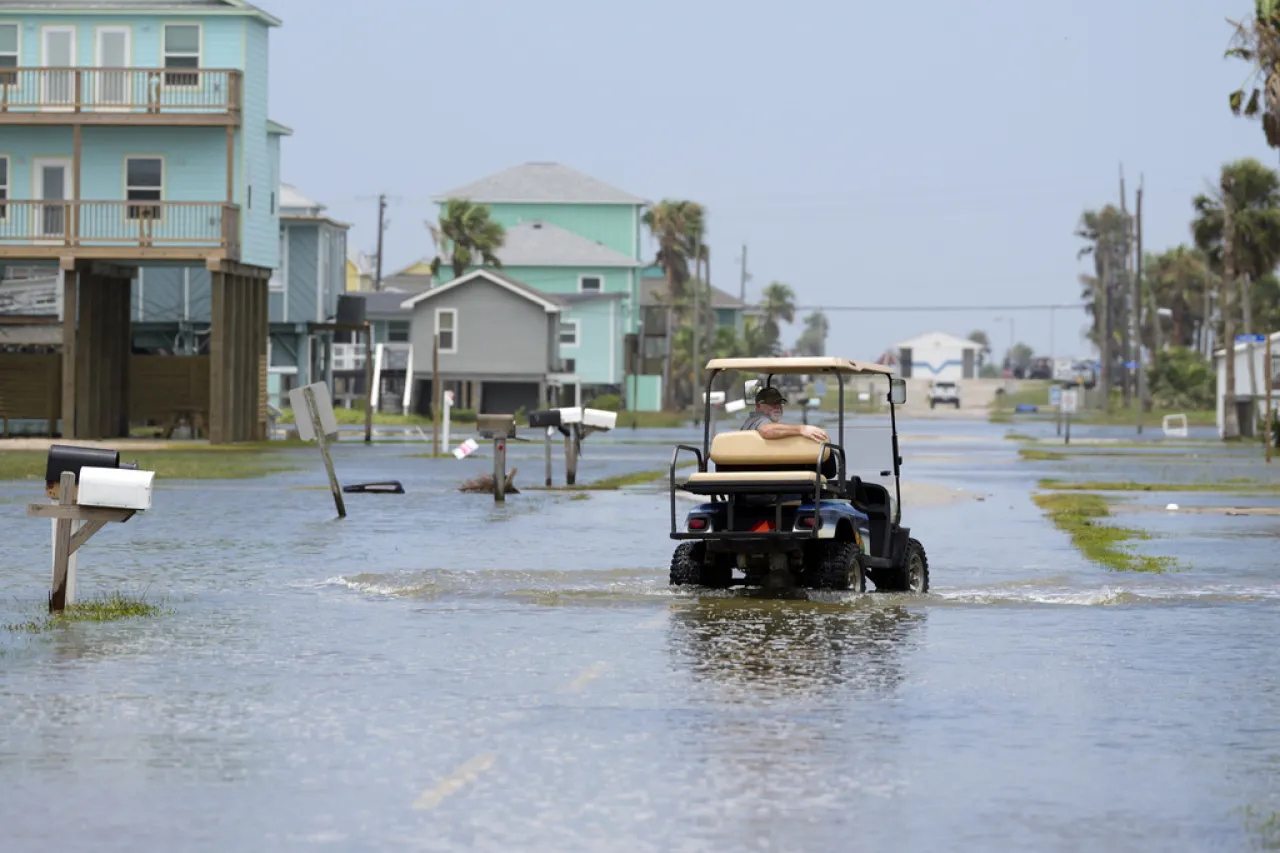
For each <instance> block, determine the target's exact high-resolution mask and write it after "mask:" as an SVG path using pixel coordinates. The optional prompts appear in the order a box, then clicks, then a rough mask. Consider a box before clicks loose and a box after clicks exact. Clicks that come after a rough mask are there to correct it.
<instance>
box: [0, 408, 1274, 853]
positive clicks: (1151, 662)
mask: <svg viewBox="0 0 1280 853" xmlns="http://www.w3.org/2000/svg"><path fill="white" fill-rule="evenodd" d="M903 429H904V438H903V456H904V458H905V464H904V468H903V477H904V480H905V481H907V482H906V483H905V484H904V490H903V505H904V524H907V525H909V526H910V527H911V528H912V532H913V535H914V536H915V537H916V538H918V539H919V540H920V541H921V542H922V543H923V544H924V546H925V547H926V549H927V550H928V554H929V558H930V569H931V584H932V588H931V591H930V593H929V594H927V595H924V596H910V595H884V594H874V593H873V594H869V595H863V596H858V595H852V594H841V593H808V594H796V595H793V596H791V597H789V598H768V597H765V596H763V595H762V594H760V593H751V592H746V591H743V590H740V589H739V590H731V591H728V592H716V593H710V592H701V593H700V592H696V591H690V590H688V589H681V590H677V591H673V590H672V589H670V588H669V587H668V584H667V567H668V563H669V561H670V557H671V552H672V549H673V544H674V543H672V542H671V540H670V539H669V538H668V525H669V505H668V498H667V491H666V479H665V476H664V477H663V478H662V479H661V480H658V481H656V482H655V483H653V484H651V485H644V486H636V487H631V488H624V489H620V490H613V491H581V492H566V491H550V492H548V491H541V490H537V489H532V488H531V486H534V485H538V484H540V483H541V479H542V457H541V453H542V448H541V445H540V444H512V445H511V446H510V451H509V466H515V467H518V468H519V474H518V476H517V478H516V484H517V486H519V487H521V488H522V489H524V491H522V493H521V494H518V495H513V496H510V497H509V498H508V502H507V504H506V505H505V506H503V507H495V505H494V502H493V499H492V497H491V496H486V495H478V494H461V493H459V492H458V491H457V486H458V485H459V484H460V483H461V482H462V481H463V480H464V479H466V478H467V477H469V476H474V475H476V474H480V473H485V472H487V471H490V470H491V466H492V461H491V459H489V458H487V448H482V451H481V452H480V453H479V454H477V456H479V458H475V457H473V458H469V459H467V460H463V461H457V460H454V459H451V458H450V459H440V460H433V459H429V458H418V457H416V456H414V454H421V453H422V452H423V451H424V450H426V451H429V450H430V446H429V445H425V446H424V445H423V444H422V443H421V442H417V443H405V444H399V443H385V444H377V445H375V446H373V447H365V446H363V445H362V444H360V443H359V442H358V441H343V442H342V443H340V445H339V446H337V447H336V448H335V450H334V461H335V465H336V468H337V471H338V474H339V477H340V478H341V479H342V480H343V482H347V483H350V482H359V481H364V480H384V479H399V480H400V481H401V482H403V483H404V486H405V488H406V490H407V494H404V495H347V496H346V502H347V509H348V513H349V517H348V518H347V519H346V520H344V521H335V520H334V512H333V503H332V498H331V496H330V495H329V493H328V491H327V490H326V489H325V488H324V484H325V480H324V474H323V471H322V469H321V468H320V465H319V460H318V456H319V454H318V453H317V452H316V451H315V450H314V449H305V450H294V451H289V453H290V454H291V455H293V456H296V457H297V459H298V460H299V462H298V464H299V465H302V466H305V468H306V470H301V471H295V472H290V473H286V474H279V475H274V476H270V477H266V478H263V479H259V480H248V481H206V482H161V483H159V484H158V486H157V491H156V495H155V501H154V502H155V509H154V510H152V511H151V512H149V513H147V514H145V516H139V517H137V518H136V519H134V520H133V521H131V522H130V523H129V524H127V525H116V526H113V527H111V528H109V529H107V530H105V531H104V532H103V533H101V534H99V535H98V536H97V537H95V538H94V539H93V541H92V542H91V543H90V544H89V545H88V546H86V548H85V550H84V552H83V553H82V555H81V557H80V564H79V587H80V589H79V594H80V597H82V598H83V597H85V596H91V595H93V594H94V593H95V592H98V591H101V592H106V591H112V590H117V589H123V590H128V591H136V592H140V591H142V590H146V591H147V596H148V598H149V599H161V598H163V599H165V601H166V606H167V607H168V608H170V609H171V611H172V612H171V613H167V614H165V615H162V616H159V617H156V618H152V619H138V620H124V621H120V622H114V623H102V624H93V623H78V624H71V625H64V626H59V627H57V628H55V629H53V630H51V631H48V632H45V633H41V634H34V635H33V634H27V633H23V632H16V631H0V720H2V721H3V722H0V785H2V786H3V790H4V794H3V796H0V824H2V825H3V837H4V839H5V840H4V842H3V845H2V846H3V848H4V849H5V850H13V851H19V850H21V851H26V850H53V849H61V850H95V851H107V850H110V851H134V850H176V849H182V850H192V851H194V850H199V851H229V850H236V851H259V850H261V851H280V850H314V849H319V850H324V849H333V850H391V849H396V850H400V849H403V850H424V851H436V850H455V849H477V850H538V851H577V850H627V851H685V850H688V851H694V850H699V851H700V850H784V849H785V850H849V849H883V850H899V851H936V850H996V849H1000V850H1018V849H1029V850H1054V851H1056V850H1062V851H1067V850H1071V851H1076V850H1085V849H1100V850H1108V851H1130V850H1144V851H1145V850H1151V851H1175V850H1187V851H1205V850H1248V849H1254V848H1255V847H1259V846H1261V845H1263V844H1264V843H1267V842H1268V839H1269V840H1270V841H1271V842H1274V841H1275V838H1274V836H1269V837H1264V836H1263V834H1260V832H1259V831H1258V830H1256V829H1255V828H1253V827H1252V826H1251V824H1250V819H1249V817H1248V815H1247V814H1246V810H1251V811H1252V812H1254V813H1256V814H1259V815H1261V817H1262V819H1265V818H1266V817H1267V816H1268V815H1270V814H1272V813H1273V812H1276V811H1280V722H1277V716H1276V713H1277V708H1280V656H1277V655H1276V654H1275V651H1274V647H1275V644H1276V642H1277V639H1276V638H1277V637H1280V587H1278V586H1277V573H1278V572H1280V560H1277V557H1276V549H1275V543H1276V541H1277V536H1278V535H1280V517H1275V516H1250V517H1230V516H1226V515H1223V514H1208V513H1206V514H1187V513H1183V514H1174V513H1170V512H1168V511H1165V510H1163V509H1162V508H1163V507H1164V506H1165V504H1167V503H1169V502H1177V503H1179V504H1186V505H1191V504H1193V503H1195V502H1197V501H1199V502H1201V503H1208V504H1213V505H1215V506H1216V505H1223V504H1228V503H1229V504H1230V505H1232V506H1275V505H1276V504H1277V500H1276V497H1277V495H1276V493H1270V494H1251V495H1241V496H1232V495H1224V494H1219V493H1208V492H1201V493H1185V494H1179V493H1176V492H1169V493H1166V492H1140V493H1135V494H1126V495H1124V496H1122V497H1120V498H1119V499H1118V500H1119V501H1120V502H1121V503H1124V504H1130V505H1134V506H1131V507H1130V509H1131V510H1133V511H1130V512H1127V513H1123V514H1122V513H1120V512H1119V510H1117V515H1116V517H1115V518H1113V519H1111V520H1110V523H1117V524H1124V525H1126V526H1130V527H1139V528H1142V529H1144V530H1148V531H1150V533H1151V534H1152V538H1150V539H1149V540H1146V541H1137V542H1134V543H1131V547H1132V548H1133V549H1134V550H1135V551H1136V552H1138V553H1143V554H1151V555H1158V556H1171V557H1175V558H1177V559H1178V561H1179V565H1178V567H1177V569H1176V570H1174V571H1168V572H1165V573H1160V574H1153V573H1137V572H1114V571H1110V570H1108V569H1106V568H1105V567H1103V566H1099V565H1096V564H1093V563H1091V562H1089V561H1088V560H1086V559H1085V558H1084V557H1083V556H1082V555H1081V554H1080V552H1079V551H1078V550H1077V549H1076V548H1075V547H1074V546H1073V545H1072V542H1071V539H1070V537H1069V536H1068V535H1067V534H1066V533H1064V532H1061V531H1059V530H1058V529H1056V528H1055V527H1054V525H1053V523H1052V522H1051V521H1050V520H1048V519H1047V518H1046V517H1045V516H1044V514H1043V512H1042V511H1041V510H1040V509H1039V508H1038V507H1037V506H1036V505H1035V503H1033V501H1032V499H1031V495H1032V494H1033V493H1034V492H1035V491H1036V490H1037V488H1038V486H1037V483H1038V481H1039V480H1040V479H1042V478H1057V479H1063V480H1070V479H1077V480H1095V481H1096V480H1110V481H1119V480H1140V481H1143V482H1166V483H1169V484H1179V483H1187V482H1191V481H1192V475H1191V472H1190V471H1189V470H1186V469H1190V468H1191V467H1193V466H1191V465H1189V464H1188V463H1187V462H1186V461H1185V457H1186V456H1187V455H1188V453H1189V451H1188V450H1187V449H1186V448H1185V447H1183V448H1175V447H1167V446H1160V445H1159V443H1158V441H1156V439H1157V437H1158V436H1159V429H1158V427H1157V428H1155V429H1151V430H1149V433H1152V434H1149V435H1148V436H1146V439H1147V440H1148V441H1149V442H1150V443H1151V445H1152V448H1151V450H1150V451H1149V453H1150V455H1151V456H1152V458H1151V459H1148V458H1146V456H1144V455H1142V454H1146V453H1148V451H1146V450H1144V449H1128V450H1125V451H1124V452H1123V453H1121V451H1120V450H1119V449H1116V450H1112V451H1108V449H1107V448H1106V447H1105V446H1103V445H1099V446H1097V447H1090V448H1089V451H1090V452H1089V453H1088V454H1086V453H1084V452H1083V448H1080V449H1081V450H1082V452H1081V455H1079V456H1072V457H1071V458H1070V459H1069V460H1066V461H1035V460H1031V459H1023V458H1021V457H1020V456H1019V452H1018V451H1019V444H1018V443H1017V442H1015V441H1011V440H1008V439H1007V438H1006V433H1008V432H1011V431H1013V430H1014V429H1016V430H1017V431H1018V432H1021V433H1024V434H1028V435H1033V436H1035V435H1045V436H1052V435H1053V431H1054V427H1053V424H1052V423H1049V424H1047V425H1046V424H1033V425H1031V426H1024V425H1023V424H1018V425H1017V426H1016V427H1013V426H1004V425H997V424H988V423H984V422H980V421H946V420H928V421H925V420H921V421H915V422H909V423H907V424H905V425H904V427H903ZM1077 436H1079V438H1080V439H1088V438H1089V437H1091V436H1092V437H1094V438H1115V437H1119V438H1122V439H1123V440H1125V441H1132V430H1109V429H1106V428H1090V427H1078V428H1074V429H1073V439H1075V438H1076V437H1077ZM700 437H701V432H700V431H698V432H697V433H695V431H693V430H640V431H636V432H633V431H631V430H627V429H620V430H618V431H616V432H614V433H610V434H607V435H595V436H591V437H590V438H589V439H588V440H587V441H586V442H585V443H584V450H585V454H584V456H583V458H582V461H581V465H580V469H579V482H580V483H590V482H592V481H595V480H598V479H600V478H602V477H606V476H613V475H616V474H622V473H627V472H634V471H650V470H658V469H665V468H666V467H667V465H668V464H669V463H670V458H671V445H672V444H673V443H674V442H676V441H686V442H691V441H699V440H700ZM1074 448H1076V445H1074V444H1073V449H1074ZM1051 449H1057V448H1051ZM1104 451H1106V452H1112V453H1115V454H1119V455H1116V456H1113V457H1108V456H1105V455H1101V454H1103V453H1104ZM1196 452H1197V453H1204V454H1208V455H1209V456H1210V457H1211V459H1212V461H1210V462H1208V463H1206V464H1207V465H1208V466H1209V469H1211V471H1212V473H1211V474H1210V475H1205V474H1204V468H1203V466H1197V467H1196V468H1195V470H1196V471H1197V472H1199V473H1198V474H1197V475H1196V476H1197V477H1199V476H1212V477H1213V478H1217V479H1230V478H1238V477H1251V478H1257V479H1264V478H1269V480H1268V481H1269V482H1273V483H1274V482H1280V474H1277V473H1275V472H1271V471H1264V470H1261V469H1262V468H1263V467H1264V466H1262V465H1261V464H1260V463H1261V450H1260V449H1256V452H1255V449H1254V448H1252V447H1250V448H1247V449H1246V450H1245V451H1238V450H1230V451H1227V450H1222V449H1221V448H1216V447H1214V446H1212V445H1200V446H1199V449H1198V450H1197V451H1196ZM125 458H127V454H125ZM1180 459H1181V460H1182V461H1180ZM562 462H563V460H562V456H561V453H560V452H559V449H557V453H556V456H555V465H556V475H555V476H556V482H557V483H562V482H563V473H562ZM1274 467H1275V468H1277V469H1280V463H1277V464H1276V465H1275V466H1274ZM39 496H40V487H39V484H37V483H35V482H34V481H33V482H29V483H4V484H0V501H2V502H3V503H0V506H3V508H4V513H3V517H2V518H0V531H2V534H0V535H3V539H4V542H5V543H6V547H5V548H4V552H3V557H0V593H2V594H3V599H2V600H0V623H16V622H20V621H23V620H25V619H28V618H30V617H31V616H32V615H33V614H37V613H38V611H39V609H40V607H41V606H42V604H43V602H44V596H45V591H46V587H47V584H48V574H49V568H48V566H49V559H50V558H49V534H48V523H47V522H45V521H41V520H35V519H28V518H26V517H25V516H24V515H23V512H24V506H25V504H26V503H28V502H32V501H36V500H39ZM1144 504H1145V505H1150V508H1152V509H1153V511H1138V510H1139V509H1141V505H1144ZM1155 509H1158V511H1155ZM678 511H680V512H682V508H681V507H678Z"/></svg>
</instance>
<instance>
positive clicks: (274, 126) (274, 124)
mask: <svg viewBox="0 0 1280 853" xmlns="http://www.w3.org/2000/svg"><path fill="white" fill-rule="evenodd" d="M267 133H269V134H271V135H272V136H293V128H292V127H289V126H288V125H285V124H281V123H280V122H278V121H274V120H272V119H267Z"/></svg>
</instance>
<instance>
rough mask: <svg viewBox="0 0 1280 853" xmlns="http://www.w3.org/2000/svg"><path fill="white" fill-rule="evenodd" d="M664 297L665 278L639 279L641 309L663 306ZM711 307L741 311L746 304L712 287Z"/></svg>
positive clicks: (665, 293) (665, 289)
mask: <svg viewBox="0 0 1280 853" xmlns="http://www.w3.org/2000/svg"><path fill="white" fill-rule="evenodd" d="M666 295H667V280H666V279H665V278H642V279H640V306H641V307H642V308H649V307H653V306H656V305H665V304H666ZM711 307H712V308H733V309H742V308H746V307H747V303H745V302H743V301H742V300H741V299H739V298H738V297H736V296H733V295H732V294H729V293H726V292H725V291H723V290H721V289H720V288H718V287H716V286H715V285H712V286H711Z"/></svg>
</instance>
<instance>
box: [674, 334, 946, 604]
mask: <svg viewBox="0 0 1280 853" xmlns="http://www.w3.org/2000/svg"><path fill="white" fill-rule="evenodd" d="M706 369H707V371H708V373H709V375H708V377H707V392H708V393H707V394H706V396H705V398H704V399H706V400H707V403H706V406H707V411H706V414H705V416H704V418H703V421H702V422H703V425H704V426H703V440H702V447H701V448H698V447H694V446H692V445H687V444H682V445H678V446H677V447H676V449H675V452H674V453H673V454H672V456H671V475H670V487H671V488H670V491H671V538H672V539H674V540H678V541H679V543H680V544H679V545H677V546H676V550H675V554H674V555H673V556H672V558H671V575H670V583H671V584H672V585H677V586H678V585H698V586H706V587H719V588H725V587H730V586H734V585H747V586H761V585H769V586H774V585H781V586H799V587H805V588H810V589H834V590H851V591H854V592H865V591H866V582H867V581H868V580H870V581H871V582H872V584H874V586H875V589H876V590H877V591H878V592H917V593H923V592H927V591H928V590H929V562H928V558H927V557H926V555H925V550H924V546H923V545H921V544H920V543H919V542H918V541H916V540H915V539H913V538H911V531H910V529H909V528H906V527H903V526H902V523H901V522H902V502H901V491H902V490H901V483H900V480H899V469H900V467H901V464H902V457H901V456H900V455H899V453H898V424H897V415H896V412H895V406H898V405H901V404H902V403H904V402H906V382H905V381H904V380H902V379H898V378H894V377H892V376H891V374H892V368H890V367H887V366H885V365H880V364H871V363H867V362H858V361H851V360H849V359H844V358H717V359H712V360H711V361H710V362H708V363H707V366H706ZM725 371H734V372H737V373H740V374H764V375H766V376H767V377H768V379H767V380H766V385H768V384H772V382H773V377H774V376H780V375H787V374H826V375H830V376H832V377H833V378H834V379H835V381H836V383H837V387H838V389H839V414H838V417H839V421H838V425H837V431H836V434H835V436H834V437H833V440H832V441H828V442H825V443H822V444H819V443H817V442H814V441H812V440H811V439H808V438H804V437H802V436H795V437H788V438H781V439H766V438H764V437H763V436H761V435H760V433H759V432H758V431H756V430H745V431H732V432H721V433H719V434H717V435H716V436H714V437H712V435H711V403H710V398H711V395H710V391H711V386H712V382H714V380H715V378H716V376H717V375H719V374H720V373H723V372H725ZM854 376H863V377H866V376H871V377H883V378H884V380H885V385H886V387H887V391H888V393H887V399H888V402H889V419H890V436H891V451H890V452H891V454H892V459H891V460H890V459H886V460H885V462H884V465H883V470H878V471H877V472H876V473H877V474H878V475H879V476H880V477H883V478H888V477H890V476H892V478H893V488H894V499H893V500H890V496H889V490H888V489H887V488H886V487H885V486H884V485H880V484H878V483H872V482H863V480H862V479H861V478H860V477H859V476H857V475H850V474H848V473H847V472H846V470H845V468H846V457H845V450H844V446H843V437H844V417H845V405H844V395H845V385H846V381H847V380H848V379H849V378H851V377H854ZM682 453H686V454H693V457H694V459H695V460H696V462H697V470H696V471H695V472H694V473H692V474H687V475H686V474H685V473H684V472H683V471H678V470H677V466H678V463H679V461H680V456H681V454H682ZM712 465H714V466H715V467H714V470H712V469H711V466H712ZM871 476H874V475H871ZM677 491H684V492H687V493H690V494H693V495H697V496H701V497H704V498H706V499H707V500H706V502H704V503H699V504H697V505H696V506H694V507H693V508H692V509H691V510H689V512H688V513H687V515H686V518H685V522H684V526H683V529H678V528H677V525H676V493H677ZM735 572H736V573H739V574H741V576H742V577H741V578H740V579H739V578H736V577H735Z"/></svg>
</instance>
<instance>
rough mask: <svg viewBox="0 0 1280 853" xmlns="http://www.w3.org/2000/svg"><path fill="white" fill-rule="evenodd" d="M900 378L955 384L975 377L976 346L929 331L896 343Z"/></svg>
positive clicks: (950, 336)
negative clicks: (942, 381) (943, 381)
mask: <svg viewBox="0 0 1280 853" xmlns="http://www.w3.org/2000/svg"><path fill="white" fill-rule="evenodd" d="M894 348H895V349H896V350H897V351H898V365H899V367H898V371H899V375H901V376H902V378H903V379H930V380H933V379H940V380H946V381H949V382H955V381H958V380H961V379H974V378H977V376H978V353H979V352H981V351H982V347H981V345H979V344H975V343H974V342H973V341H970V340H966V339H965V338H959V337H956V336H955V335H951V334H947V333H946V332H929V333H928V334H925V335H918V336H916V337H914V338H911V339H910V340H906V341H903V342H901V343H899V344H896V345H895V347H894Z"/></svg>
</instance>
